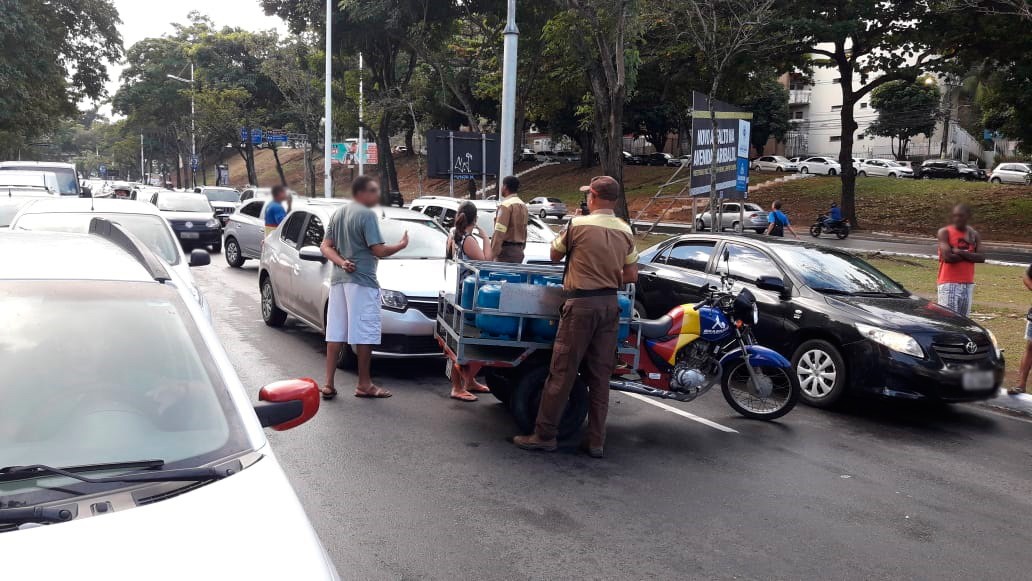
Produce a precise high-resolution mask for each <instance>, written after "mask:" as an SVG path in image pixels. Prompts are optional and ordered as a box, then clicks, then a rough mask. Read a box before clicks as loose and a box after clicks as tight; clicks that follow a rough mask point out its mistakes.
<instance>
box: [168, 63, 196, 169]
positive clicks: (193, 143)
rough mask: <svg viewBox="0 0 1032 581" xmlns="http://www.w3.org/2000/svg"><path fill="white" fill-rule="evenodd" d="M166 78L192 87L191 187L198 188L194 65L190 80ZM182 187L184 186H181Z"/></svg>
mask: <svg viewBox="0 0 1032 581" xmlns="http://www.w3.org/2000/svg"><path fill="white" fill-rule="evenodd" d="M165 76H166V77H168V78H170V79H172V80H174V81H179V82H180V83H187V84H188V85H190V182H191V184H192V186H191V187H197V172H196V170H194V163H193V160H194V159H196V158H197V126H196V121H195V120H196V117H197V109H196V107H195V103H194V96H195V94H196V91H195V90H194V64H193V63H190V78H189V79H184V78H183V77H177V76H175V75H165ZM182 158H183V156H182V155H180V156H179V167H183V160H182ZM180 185H182V184H180Z"/></svg>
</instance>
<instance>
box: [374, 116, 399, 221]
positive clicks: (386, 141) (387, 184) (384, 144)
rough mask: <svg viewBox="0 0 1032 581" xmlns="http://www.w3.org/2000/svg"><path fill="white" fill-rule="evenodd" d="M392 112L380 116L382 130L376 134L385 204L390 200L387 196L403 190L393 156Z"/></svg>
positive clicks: (382, 194) (382, 193)
mask: <svg viewBox="0 0 1032 581" xmlns="http://www.w3.org/2000/svg"><path fill="white" fill-rule="evenodd" d="M392 117H393V116H392V115H391V112H390V111H384V112H383V114H382V115H381V116H380V128H379V129H378V130H377V132H376V136H375V140H376V147H377V149H378V150H379V152H378V155H379V160H378V162H379V163H377V166H378V167H379V169H380V193H381V196H382V197H383V200H384V203H387V202H388V201H389V200H388V198H387V194H389V193H390V192H397V191H400V190H401V187H400V186H399V184H398V172H397V170H396V169H395V166H394V156H393V155H391V132H390V127H391V120H392Z"/></svg>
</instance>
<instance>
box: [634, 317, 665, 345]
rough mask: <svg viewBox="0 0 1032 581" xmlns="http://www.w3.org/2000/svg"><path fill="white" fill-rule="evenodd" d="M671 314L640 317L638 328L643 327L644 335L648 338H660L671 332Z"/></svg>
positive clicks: (642, 333) (642, 332)
mask: <svg viewBox="0 0 1032 581" xmlns="http://www.w3.org/2000/svg"><path fill="white" fill-rule="evenodd" d="M670 323H671V317H670V315H664V316H662V317H660V318H658V319H640V320H638V328H639V329H641V335H642V337H645V338H646V339H659V338H660V337H666V336H667V335H669V334H670Z"/></svg>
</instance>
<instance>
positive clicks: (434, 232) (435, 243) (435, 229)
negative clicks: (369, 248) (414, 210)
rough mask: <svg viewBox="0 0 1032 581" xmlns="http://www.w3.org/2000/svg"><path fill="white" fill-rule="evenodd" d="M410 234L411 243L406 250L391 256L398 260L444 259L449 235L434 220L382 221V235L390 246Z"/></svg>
mask: <svg viewBox="0 0 1032 581" xmlns="http://www.w3.org/2000/svg"><path fill="white" fill-rule="evenodd" d="M406 231H407V232H408V235H409V243H408V246H407V247H405V249H404V250H402V251H401V252H399V253H397V254H395V255H394V256H391V259H398V258H402V259H404V258H407V259H414V258H427V259H429V258H444V253H445V248H446V247H447V245H448V235H447V234H445V233H444V231H443V230H441V228H440V227H439V226H437V224H435V223H434V222H433V221H432V220H381V221H380V234H381V235H382V236H383V239H384V240H385V241H386V242H387V243H388V244H394V243H395V242H397V241H398V240H401V235H402V234H404V233H405V232H406Z"/></svg>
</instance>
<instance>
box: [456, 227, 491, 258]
mask: <svg viewBox="0 0 1032 581" xmlns="http://www.w3.org/2000/svg"><path fill="white" fill-rule="evenodd" d="M477 232H478V233H480V231H479V230H477ZM480 240H481V241H482V242H483V244H484V249H483V250H481V249H480V245H479V244H477V241H476V240H472V236H466V238H464V239H463V240H462V252H463V253H465V255H466V256H468V257H469V258H470V259H471V260H491V258H490V256H491V247H490V246H488V245H487V237H486V236H484V235H483V233H480Z"/></svg>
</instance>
